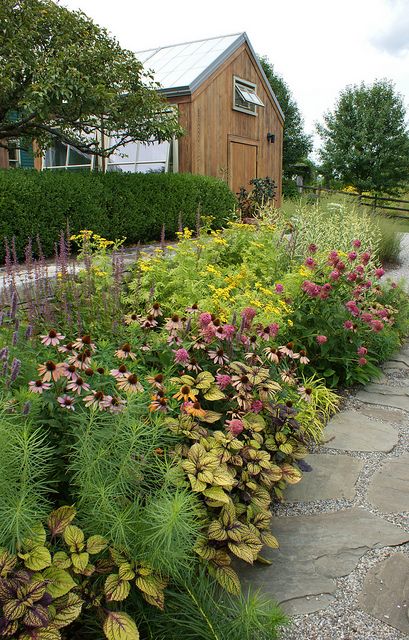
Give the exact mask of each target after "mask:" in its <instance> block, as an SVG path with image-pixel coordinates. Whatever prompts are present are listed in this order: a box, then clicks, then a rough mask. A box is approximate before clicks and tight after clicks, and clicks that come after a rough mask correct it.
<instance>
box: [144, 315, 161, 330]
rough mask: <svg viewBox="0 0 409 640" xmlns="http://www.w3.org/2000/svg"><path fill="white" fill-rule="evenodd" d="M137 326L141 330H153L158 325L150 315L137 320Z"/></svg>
mask: <svg viewBox="0 0 409 640" xmlns="http://www.w3.org/2000/svg"><path fill="white" fill-rule="evenodd" d="M139 324H140V326H141V328H142V329H154V328H155V327H157V326H158V323H157V321H156V320H155V318H154V317H153V315H152V314H150V315H149V316H147V317H146V318H141V319H140V320H139Z"/></svg>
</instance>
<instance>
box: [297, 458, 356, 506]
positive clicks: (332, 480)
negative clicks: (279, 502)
mask: <svg viewBox="0 0 409 640" xmlns="http://www.w3.org/2000/svg"><path fill="white" fill-rule="evenodd" d="M306 462H308V464H309V465H311V467H312V471H310V472H308V473H305V474H304V475H303V478H302V480H301V482H299V483H298V484H294V485H292V486H289V487H288V489H287V491H286V494H285V497H286V500H287V502H311V501H312V500H329V499H341V498H345V499H346V500H353V498H354V497H355V483H356V481H357V479H358V476H359V474H360V472H361V471H362V468H363V466H364V463H363V461H362V460H358V459H357V458H352V457H351V456H347V455H330V454H328V453H317V454H313V455H310V456H307V457H306Z"/></svg>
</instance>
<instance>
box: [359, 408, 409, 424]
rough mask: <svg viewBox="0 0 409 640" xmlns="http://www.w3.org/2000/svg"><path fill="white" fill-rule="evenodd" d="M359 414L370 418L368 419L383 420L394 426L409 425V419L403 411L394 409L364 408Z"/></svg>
mask: <svg viewBox="0 0 409 640" xmlns="http://www.w3.org/2000/svg"><path fill="white" fill-rule="evenodd" d="M359 413H362V414H363V415H365V416H368V418H375V419H376V420H383V421H384V422H391V423H393V424H403V423H405V424H407V422H408V417H407V416H406V415H405V414H404V413H402V411H399V410H398V409H394V408H392V407H372V406H367V407H366V406H362V407H361V408H360V409H359Z"/></svg>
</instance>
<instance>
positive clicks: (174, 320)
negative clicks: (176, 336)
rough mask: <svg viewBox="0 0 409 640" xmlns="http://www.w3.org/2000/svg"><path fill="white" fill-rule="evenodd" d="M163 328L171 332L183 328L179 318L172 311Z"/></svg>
mask: <svg viewBox="0 0 409 640" xmlns="http://www.w3.org/2000/svg"><path fill="white" fill-rule="evenodd" d="M165 329H167V331H172V332H174V331H180V330H181V329H183V323H182V320H181V319H180V318H179V316H178V314H177V313H174V314H173V316H172V317H171V318H169V319H168V321H167V323H166V324H165Z"/></svg>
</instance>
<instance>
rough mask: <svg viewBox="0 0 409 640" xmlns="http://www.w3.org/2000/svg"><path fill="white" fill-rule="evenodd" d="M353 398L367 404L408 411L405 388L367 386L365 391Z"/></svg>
mask: <svg viewBox="0 0 409 640" xmlns="http://www.w3.org/2000/svg"><path fill="white" fill-rule="evenodd" d="M355 397H356V399H357V400H361V402H367V403H368V404H380V405H383V406H385V407H395V408H397V409H404V410H405V411H409V391H408V390H407V388H406V387H391V386H388V385H384V384H368V385H367V386H366V387H365V389H362V390H360V391H358V393H357V394H356V396H355Z"/></svg>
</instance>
